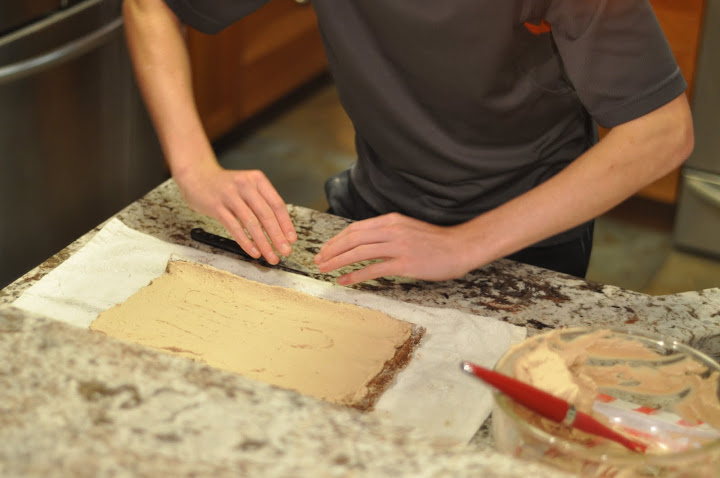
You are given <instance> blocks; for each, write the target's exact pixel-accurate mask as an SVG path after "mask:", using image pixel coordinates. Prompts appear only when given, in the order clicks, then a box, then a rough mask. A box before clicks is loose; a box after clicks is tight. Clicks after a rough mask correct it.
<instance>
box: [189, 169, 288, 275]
mask: <svg viewBox="0 0 720 478" xmlns="http://www.w3.org/2000/svg"><path fill="white" fill-rule="evenodd" d="M175 181H176V182H177V183H178V186H179V187H180V191H181V192H182V195H183V198H184V199H185V201H186V202H187V204H188V206H190V207H191V208H192V209H194V210H195V211H197V212H199V213H201V214H206V215H208V216H211V217H214V218H215V219H217V220H218V221H220V222H221V223H222V225H223V226H225V228H226V229H227V230H228V232H229V233H230V234H231V235H232V237H233V238H234V239H235V240H236V241H237V243H238V244H239V245H240V247H242V248H243V250H244V251H245V252H247V253H248V254H250V255H251V256H253V257H255V258H258V257H260V255H261V254H262V256H263V257H264V258H265V260H266V261H268V262H269V263H271V264H277V263H278V262H279V260H280V259H279V257H278V256H277V254H276V253H275V251H274V250H273V245H274V246H275V248H276V249H277V250H278V252H280V254H282V255H285V256H286V255H289V254H290V252H292V248H291V246H290V244H291V243H293V242H295V241H296V240H297V234H296V233H295V228H294V227H293V224H292V220H291V219H290V215H289V214H288V211H287V208H286V206H285V202H284V201H283V200H282V198H281V197H280V195H279V194H278V193H277V191H276V190H275V188H274V187H273V185H272V184H271V183H270V181H269V180H268V178H267V177H266V176H265V174H263V173H262V171H257V170H247V171H236V170H225V169H223V168H222V167H221V166H220V165H219V164H217V163H208V164H206V165H203V166H202V167H200V166H198V167H196V168H195V169H194V170H193V171H192V173H191V174H185V175H182V176H179V177H176V178H175ZM245 231H247V233H246V232H245ZM266 233H267V236H266ZM268 238H269V240H268Z"/></svg>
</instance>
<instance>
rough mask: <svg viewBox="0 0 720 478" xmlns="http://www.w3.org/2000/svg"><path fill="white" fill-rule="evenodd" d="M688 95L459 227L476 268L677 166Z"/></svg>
mask: <svg viewBox="0 0 720 478" xmlns="http://www.w3.org/2000/svg"><path fill="white" fill-rule="evenodd" d="M692 144H693V140H692V121H691V117H690V111H689V107H688V105H687V101H686V99H685V97H684V96H682V97H679V98H677V99H676V100H673V101H672V102H670V103H668V104H667V105H665V106H663V107H662V108H660V109H658V110H656V111H654V112H652V113H650V114H648V115H646V116H643V117H642V118H638V119H636V120H633V121H631V122H628V123H626V124H623V125H620V126H618V127H616V128H614V129H613V130H611V131H610V132H609V133H608V134H607V135H606V136H605V138H603V140H601V141H600V142H599V143H598V144H597V145H595V146H594V147H593V148H591V149H590V150H588V151H587V152H586V153H585V154H583V155H582V156H581V157H579V158H578V159H577V160H576V161H574V162H573V163H572V164H570V165H569V166H568V167H567V168H566V169H565V170H563V171H562V172H560V173H558V174H557V175H556V176H554V177H553V178H551V179H550V180H548V181H546V182H545V183H543V184H541V185H540V186H538V187H536V188H534V189H533V190H531V191H529V192H527V193H525V194H523V195H521V196H519V197H517V198H516V199H514V200H512V201H510V202H508V203H506V204H504V205H503V206H501V207H499V208H497V209H495V210H492V211H490V212H488V213H486V214H484V215H482V216H479V217H477V218H475V219H474V220H472V221H470V222H468V223H465V224H463V225H462V226H459V227H458V230H457V232H458V233H459V234H460V237H461V238H462V239H461V241H462V243H463V244H467V245H469V247H468V248H467V249H466V250H468V252H469V256H468V259H469V260H470V261H471V262H472V263H473V264H472V266H474V267H477V266H481V265H484V264H487V263H488V262H492V261H494V260H496V259H499V258H501V257H505V256H507V255H509V254H512V253H513V252H516V251H518V250H520V249H523V248H525V247H527V246H530V245H532V244H534V243H536V242H538V241H540V240H542V239H545V238H547V237H551V236H553V235H555V234H558V233H560V232H562V231H565V230H567V229H570V228H572V227H574V226H576V225H578V224H581V223H583V222H585V221H588V220H590V219H592V218H595V217H597V216H599V215H601V214H602V213H604V212H606V211H607V210H609V209H610V208H612V207H614V206H615V205H617V204H619V203H620V202H622V201H623V200H625V199H627V198H628V197H630V196H631V195H633V194H634V193H636V192H637V191H638V190H640V189H641V188H642V187H644V186H646V185H647V184H649V183H651V182H653V181H655V180H656V179H658V178H660V177H662V176H664V175H665V174H667V173H669V172H670V171H672V170H673V169H675V168H677V167H679V166H680V165H681V164H682V162H683V161H684V160H685V159H686V158H687V156H688V155H689V154H690V151H691V150H692Z"/></svg>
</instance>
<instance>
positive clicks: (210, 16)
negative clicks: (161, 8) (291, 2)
mask: <svg viewBox="0 0 720 478" xmlns="http://www.w3.org/2000/svg"><path fill="white" fill-rule="evenodd" d="M267 2H268V0H165V3H166V4H167V6H168V7H170V9H171V10H172V11H173V12H174V13H175V15H177V16H178V18H179V19H180V20H181V21H182V22H183V23H185V24H186V25H189V26H191V27H193V28H195V29H196V30H199V31H201V32H203V33H210V34H215V33H218V32H219V31H221V30H223V29H225V28H227V27H229V26H230V25H232V24H233V23H235V22H236V21H238V20H240V19H241V18H243V17H246V16H247V15H249V14H251V13H252V12H254V11H255V10H257V9H258V8H260V7H262V6H263V5H265V4H266V3H267Z"/></svg>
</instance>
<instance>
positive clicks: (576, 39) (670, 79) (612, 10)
mask: <svg viewBox="0 0 720 478" xmlns="http://www.w3.org/2000/svg"><path fill="white" fill-rule="evenodd" d="M546 19H547V21H548V22H549V23H550V25H551V26H552V34H553V38H554V40H555V44H556V45H557V49H558V52H559V54H560V56H561V58H562V61H563V64H564V68H565V71H566V73H567V75H568V78H569V80H570V81H571V82H572V84H573V86H574V88H575V90H576V92H577V94H578V96H579V98H580V100H581V101H582V103H583V105H584V106H585V108H586V109H587V110H588V112H589V113H590V114H591V115H592V116H593V117H594V118H595V120H596V121H597V122H598V123H599V124H600V125H601V126H604V127H613V126H616V125H618V124H621V123H625V122H627V121H630V120H632V119H635V118H638V117H640V116H643V115H645V114H647V113H649V112H651V111H653V110H655V109H657V108H659V107H661V106H663V105H664V104H666V103H668V102H670V101H671V100H673V99H675V98H677V97H678V96H679V95H681V94H682V93H683V92H684V91H685V89H686V88H687V83H686V82H685V79H684V78H683V76H682V73H681V72H680V68H679V67H678V65H677V62H676V61H675V58H674V57H673V54H672V51H671V50H670V46H669V45H668V43H667V40H666V39H665V35H664V34H663V32H662V29H661V28H660V24H659V23H658V21H657V18H656V16H655V14H654V12H653V10H652V7H651V6H650V4H649V3H648V0H553V1H552V2H551V4H550V6H549V8H548V10H547V13H546Z"/></svg>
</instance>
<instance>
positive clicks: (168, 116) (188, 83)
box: [123, 0, 217, 178]
mask: <svg viewBox="0 0 720 478" xmlns="http://www.w3.org/2000/svg"><path fill="white" fill-rule="evenodd" d="M123 15H124V18H125V24H126V34H127V41H128V46H129V49H130V55H131V57H132V60H133V66H134V69H135V75H136V78H137V80H138V84H139V86H140V90H141V92H142V95H143V98H144V100H145V103H146V105H147V108H148V110H149V112H150V116H151V118H152V121H153V124H154V126H155V129H156V132H157V134H158V138H159V139H160V142H161V144H162V147H163V151H164V153H165V157H166V158H167V161H168V163H169V166H170V169H171V172H172V174H173V176H175V177H176V178H177V177H178V176H182V175H184V174H186V173H187V172H188V171H190V170H192V169H193V168H194V167H196V166H198V165H203V164H204V165H212V166H216V164H217V162H216V160H215V156H214V154H213V152H212V148H211V146H210V143H209V141H208V139H207V136H206V134H205V132H204V130H203V127H202V124H201V122H200V118H199V115H198V112H197V108H196V107H195V102H194V98H193V91H192V77H191V72H190V60H189V57H188V53H187V49H186V46H185V42H184V39H183V35H182V30H181V26H180V23H179V21H178V20H177V18H176V17H175V15H174V14H173V13H172V11H171V10H170V9H169V8H168V7H167V6H166V5H165V3H164V2H163V1H162V0H125V1H124V3H123Z"/></svg>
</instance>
